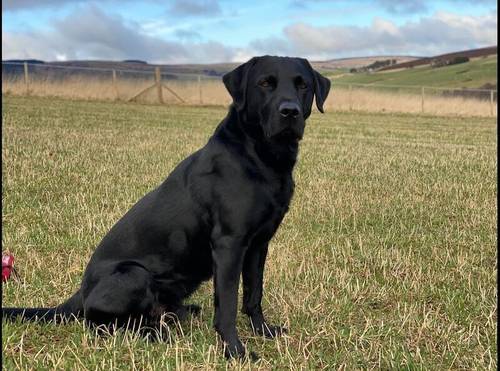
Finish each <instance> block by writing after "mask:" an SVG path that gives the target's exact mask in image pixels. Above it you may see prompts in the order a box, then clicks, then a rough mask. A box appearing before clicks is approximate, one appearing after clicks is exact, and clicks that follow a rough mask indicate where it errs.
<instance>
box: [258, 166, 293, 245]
mask: <svg viewBox="0 0 500 371" xmlns="http://www.w3.org/2000/svg"><path fill="white" fill-rule="evenodd" d="M293 189H294V183H293V179H292V177H291V176H287V177H283V178H281V179H279V181H278V182H273V183H272V184H270V185H268V186H267V187H265V191H263V193H264V194H265V197H263V198H262V201H263V202H264V204H265V205H262V206H264V208H263V209H264V210H266V211H265V212H264V213H262V214H260V220H259V223H258V228H257V233H256V236H258V238H259V239H260V238H262V239H270V238H271V237H272V236H273V235H274V233H275V232H276V230H277V229H278V227H279V225H280V224H281V221H282V220H283V217H284V216H285V214H286V212H287V211H288V208H289V205H290V201H291V199H292V196H293Z"/></svg>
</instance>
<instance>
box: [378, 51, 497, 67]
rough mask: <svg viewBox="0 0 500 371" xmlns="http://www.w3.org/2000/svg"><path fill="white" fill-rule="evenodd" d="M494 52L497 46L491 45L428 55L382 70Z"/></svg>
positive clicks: (486, 54)
mask: <svg viewBox="0 0 500 371" xmlns="http://www.w3.org/2000/svg"><path fill="white" fill-rule="evenodd" d="M493 54H497V47H496V46H489V47H487V48H479V49H470V50H462V51H459V52H453V53H446V54H441V55H436V56H434V57H426V58H420V59H417V60H413V61H407V62H403V63H397V64H395V65H392V66H387V67H384V68H381V69H380V71H389V70H395V69H401V68H413V67H417V66H423V65H429V64H432V63H435V62H436V61H446V60H451V59H453V58H456V57H467V58H477V57H484V56H488V55H493Z"/></svg>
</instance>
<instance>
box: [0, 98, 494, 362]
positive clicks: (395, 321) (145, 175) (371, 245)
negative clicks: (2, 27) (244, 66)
mask: <svg viewBox="0 0 500 371" xmlns="http://www.w3.org/2000/svg"><path fill="white" fill-rule="evenodd" d="M2 108H3V110H2V182H3V188H2V202H3V209H2V222H3V233H2V243H3V247H2V249H3V251H4V252H6V251H10V252H12V253H13V254H14V255H15V257H16V259H17V260H16V263H15V265H16V267H17V269H18V271H19V272H20V275H21V281H20V282H16V281H15V280H12V281H9V282H8V283H6V284H4V285H3V287H2V289H3V290H2V302H3V304H2V305H3V306H14V305H15V306H52V305H56V304H58V303H60V302H61V301H62V300H63V299H65V298H67V297H68V296H69V295H70V294H71V293H72V292H74V291H75V290H76V289H77V287H78V285H79V283H80V280H81V275H82V272H83V269H84V267H85V265H86V263H87V261H88V259H89V257H90V254H91V253H92V251H93V249H94V247H95V246H96V244H97V243H98V242H99V241H100V239H101V238H102V237H103V236H104V234H105V233H106V232H107V231H108V230H109V228H110V227H111V226H112V225H113V224H114V223H115V222H116V221H117V220H118V218H119V217H121V215H123V214H124V212H125V211H126V210H128V209H129V208H130V207H131V206H132V204H134V203H135V202H136V201H137V200H138V199H139V198H140V197H142V196H143V195H144V194H145V193H146V192H147V191H149V190H151V189H153V188H154V187H156V186H157V185H158V184H159V183H160V182H161V181H162V180H163V178H164V177H165V176H166V175H167V174H168V173H169V172H170V171H171V170H172V169H173V167H174V166H175V165H176V164H177V163H178V162H179V161H180V160H182V159H183V158H184V157H185V156H187V155H188V154H189V153H191V152H193V151H194V150H195V149H197V148H199V147H200V146H202V145H203V144H204V143H205V142H206V141H207V139H208V138H209V136H210V134H211V133H212V131H213V130H214V128H215V126H216V125H217V124H218V122H219V121H220V120H221V118H222V117H223V116H224V115H225V112H226V111H225V109H222V108H217V107H211V108H207V107H205V108H203V107H176V106H154V105H149V106H148V105H137V104H121V103H110V102H84V101H68V100H57V99H48V98H35V97H4V99H3V105H2ZM496 166H497V162H496V120H495V119H492V118H460V117H454V118H452V117H434V116H419V115H408V114H369V113H359V112H334V113H327V114H325V115H320V114H318V113H314V114H313V116H312V117H311V119H310V120H309V122H308V127H307V128H306V134H305V139H304V140H303V143H302V145H301V152H300V158H299V162H298V165H297V168H296V170H295V181H296V192H295V197H294V200H293V202H292V205H291V208H290V211H289V213H288V214H287V216H286V217H285V220H284V222H283V224H282V225H281V227H280V229H279V231H278V233H277V235H276V236H275V238H274V239H273V241H272V243H271V246H270V254H269V259H268V264H267V265H266V276H265V295H264V303H263V306H264V311H265V313H267V316H268V317H269V319H270V320H271V321H272V322H278V323H283V324H285V325H286V326H287V327H288V328H289V334H288V335H286V336H285V337H282V338H280V339H277V340H275V341H269V340H264V339H262V338H260V337H256V336H253V335H251V332H250V330H249V327H248V326H247V322H246V320H245V319H244V318H243V316H242V315H240V316H239V319H238V324H239V325H238V326H239V332H240V336H241V338H242V340H243V341H244V342H245V343H246V344H247V346H248V349H249V350H252V351H255V352H257V353H259V355H260V356H261V359H260V360H259V361H258V362H257V363H253V364H248V363H239V362H233V363H231V364H229V366H230V367H234V368H243V369H249V368H251V369H279V370H283V369H342V370H352V369H425V370H443V369H496V365H497V356H496V345H497V343H496V328H497V324H496V320H497V305H496V302H497V291H496V269H497V263H496V232H497V228H496V225H497V209H496V195H497V185H496ZM189 302H195V303H199V304H200V305H201V306H202V308H203V309H202V313H201V316H200V317H197V318H192V319H191V320H190V321H188V322H187V323H184V324H183V325H181V326H177V327H171V328H169V329H165V331H169V332H170V334H171V336H170V340H169V341H166V342H164V343H151V342H148V341H146V340H144V339H142V338H140V337H138V336H135V335H134V334H117V335H115V336H111V337H99V336H97V335H95V334H94V333H92V332H91V331H90V330H86V329H85V328H84V326H83V324H82V323H72V324H68V325H64V326H59V327H55V326H51V325H42V324H20V323H14V324H11V323H6V322H3V324H2V355H3V368H4V369H6V370H13V369H92V370H93V369H106V370H109V369H115V368H116V369H118V368H120V369H127V370H128V369H137V370H152V369H174V368H178V369H181V368H182V369H214V368H225V367H227V365H228V364H227V363H226V361H225V360H224V359H223V357H222V356H221V343H220V341H219V340H218V339H217V337H216V336H215V332H214V331H213V329H212V316H213V306H212V284H211V283H210V282H207V283H205V284H204V285H203V286H202V287H201V288H200V290H199V291H198V292H197V293H196V294H195V295H194V296H193V297H192V299H190V301H189Z"/></svg>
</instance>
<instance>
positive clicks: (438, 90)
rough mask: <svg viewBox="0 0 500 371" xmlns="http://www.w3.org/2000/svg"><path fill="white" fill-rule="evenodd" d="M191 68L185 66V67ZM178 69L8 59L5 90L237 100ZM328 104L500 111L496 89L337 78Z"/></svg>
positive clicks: (215, 81) (212, 77)
mask: <svg viewBox="0 0 500 371" xmlns="http://www.w3.org/2000/svg"><path fill="white" fill-rule="evenodd" d="M183 72H185V71H183ZM208 73H209V74H207V73H203V74H201V73H200V74H198V73H190V72H185V73H178V72H170V71H164V70H162V69H161V68H160V67H154V66H143V65H140V64H139V65H133V68H129V69H116V68H108V67H84V66H67V65H66V66H65V65H54V64H45V63H26V62H24V63H23V62H20V63H19V62H2V94H13V95H37V96H53V97H66V98H73V99H92V100H113V101H136V102H142V103H163V104H190V105H224V106H227V105H229V104H230V103H231V97H230V95H229V94H228V92H227V91H226V89H225V87H224V84H223V83H222V78H221V76H220V75H217V74H216V73H215V72H214V71H208ZM332 86H333V88H332V91H331V93H330V95H329V97H328V99H327V101H326V102H325V108H326V109H328V110H340V111H346V110H351V111H369V112H409V113H428V114H438V115H439V114H443V115H462V116H496V114H497V112H496V111H497V90H496V89H452V88H444V87H434V86H398V85H378V84H357V83H343V82H338V81H335V80H333V81H332Z"/></svg>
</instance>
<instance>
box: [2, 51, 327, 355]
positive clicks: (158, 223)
mask: <svg viewBox="0 0 500 371" xmlns="http://www.w3.org/2000/svg"><path fill="white" fill-rule="evenodd" d="M223 81H224V84H225V85H226V87H227V89H228V91H229V93H230V94H231V96H232V97H233V101H234V102H233V104H232V106H231V107H230V109H229V113H228V115H227V117H226V118H225V119H224V120H223V121H222V122H221V123H220V124H219V126H218V127H217V129H216V130H215V133H214V134H213V136H212V137H211V138H210V139H209V141H208V143H207V144H206V145H205V146H204V147H203V148H202V149H200V150H198V151H197V152H195V153H193V154H192V155H191V156H189V157H188V158H186V159H185V160H184V161H182V162H181V163H180V164H179V165H178V166H177V167H176V168H175V169H174V170H173V172H172V173H171V174H170V175H169V176H168V177H167V179H166V180H165V181H164V182H163V183H162V184H161V185H160V186H159V187H158V188H156V189H155V190H153V191H152V192H150V193H149V194H147V195H146V196H145V197H144V198H142V199H141V200H140V201H139V202H137V204H136V205H134V206H133V207H132V208H131V209H130V210H129V211H128V212H127V213H126V214H125V215H124V216H123V217H122V218H121V219H120V220H119V221H118V222H117V223H116V224H115V225H114V226H113V227H112V228H111V230H110V231H109V233H108V234H107V235H106V236H105V237H104V238H103V240H102V242H101V243H100V244H99V246H98V247H97V249H96V250H95V252H94V254H93V255H92V257H91V259H90V262H89V264H88V266H87V268H86V270H85V273H84V276H83V280H82V284H81V287H80V289H79V290H78V291H77V292H76V293H75V294H74V295H73V296H72V297H71V298H70V299H69V300H68V301H66V302H65V303H64V304H62V305H59V306H57V307H55V308H49V309H47V308H3V309H2V317H3V318H10V319H13V318H17V317H22V318H24V319H25V320H33V319H39V320H40V319H41V320H56V321H57V320H65V319H71V318H72V317H83V318H85V320H86V321H87V322H89V323H91V324H96V325H100V324H106V325H109V324H113V323H117V324H119V325H125V324H126V323H128V322H129V321H130V319H137V318H139V317H141V318H143V319H144V322H145V323H147V324H150V325H155V324H157V323H158V321H159V318H160V316H161V314H162V313H165V312H173V313H176V314H177V315H178V316H179V317H180V318H183V317H184V315H185V313H186V312H187V311H188V310H189V309H190V308H187V307H185V306H184V305H183V300H184V299H186V298H187V297H189V295H191V294H192V293H193V292H194V291H195V290H196V289H197V287H198V286H199V285H200V283H201V282H203V281H205V280H208V279H210V278H211V277H212V276H213V277H214V289H215V292H214V304H215V318H214V325H215V329H216V331H217V332H218V333H219V334H220V336H221V337H222V340H223V341H224V343H225V345H226V351H225V354H226V356H228V357H229V356H243V355H244V354H245V349H244V347H243V345H242V343H241V342H240V340H239V338H238V334H237V330H236V313H237V301H238V298H237V293H238V285H239V279H240V275H242V276H243V306H242V311H243V313H245V314H247V315H248V316H249V318H250V322H251V325H252V328H253V329H254V331H256V332H257V333H260V334H263V335H266V336H267V337H274V336H276V335H279V334H280V333H282V332H283V331H284V329H283V328H281V327H279V326H272V325H269V324H268V323H267V322H266V320H265V318H264V315H263V313H262V308H261V299H262V280H263V272H264V263H265V261H266V255H267V248H268V243H269V241H270V240H271V238H272V237H273V235H274V233H275V232H276V230H277V228H278V227H279V225H280V223H281V221H282V219H283V216H284V215H285V213H286V212H287V210H288V206H289V203H290V200H291V198H292V194H293V189H294V182H293V179H292V170H293V167H294V165H295V162H296V159H297V153H298V146H299V140H300V139H301V138H302V135H303V133H304V128H305V120H306V119H307V118H308V117H309V115H310V114H311V106H312V103H313V98H314V96H315V97H316V104H317V107H318V109H319V110H320V111H321V112H323V103H324V101H325V99H326V97H327V95H328V92H329V89H330V81H329V80H327V79H326V78H324V77H322V76H321V75H320V74H319V73H317V72H316V71H314V70H313V69H312V68H311V66H310V64H309V63H308V62H307V61H306V60H305V59H299V58H286V57H270V56H265V57H258V58H252V59H251V60H250V61H249V62H247V63H245V64H243V65H241V66H239V67H238V68H236V69H235V70H234V71H232V72H230V73H228V74H226V75H225V76H224V78H223Z"/></svg>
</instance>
